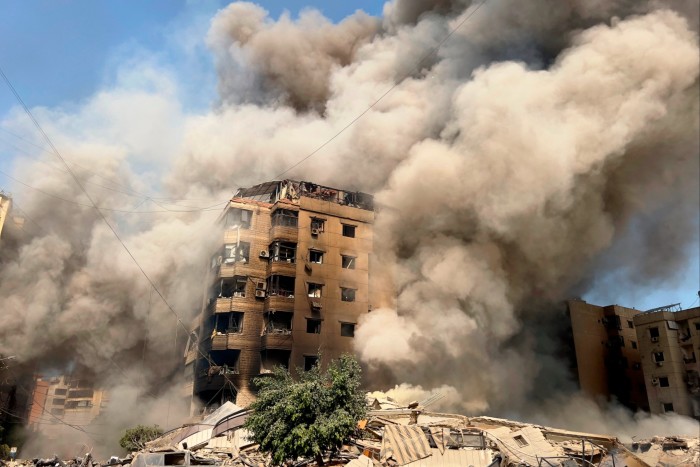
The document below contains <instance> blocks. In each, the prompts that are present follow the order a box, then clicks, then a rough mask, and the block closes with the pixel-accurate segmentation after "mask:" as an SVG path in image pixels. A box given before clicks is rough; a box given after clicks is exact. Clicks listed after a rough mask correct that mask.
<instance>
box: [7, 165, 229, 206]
mask: <svg viewBox="0 0 700 467" xmlns="http://www.w3.org/2000/svg"><path fill="white" fill-rule="evenodd" d="M0 175H4V176H5V177H7V178H8V179H10V180H12V181H14V182H15V183H19V184H20V185H23V186H25V187H27V188H29V189H31V190H34V191H36V192H38V193H41V194H43V195H44V196H48V197H50V198H54V199H58V200H60V201H63V202H66V203H70V204H74V205H76V206H82V207H86V208H95V209H98V210H102V211H110V212H121V213H126V214H154V213H159V212H182V213H187V212H200V211H218V210H219V209H221V208H222V207H223V205H224V204H226V203H228V201H226V202H221V203H216V204H213V205H211V206H205V207H202V208H193V209H181V210H176V209H168V208H166V207H164V206H161V205H160V204H158V203H156V202H155V201H154V200H153V199H152V198H148V197H147V198H145V200H144V201H142V202H141V203H140V204H143V202H145V201H148V200H150V201H152V202H153V203H154V204H155V205H157V206H160V207H161V208H163V209H161V210H154V211H135V210H127V209H116V208H108V207H105V206H96V205H92V204H86V203H81V202H79V201H73V200H70V199H66V198H64V197H62V196H59V195H56V194H54V193H50V192H48V191H45V190H43V189H41V188H37V187H35V186H32V185H30V184H28V183H26V182H23V181H22V180H20V179H18V178H16V177H13V176H12V175H10V174H8V173H6V172H3V171H2V170H0ZM86 195H87V192H86ZM88 198H90V197H89V196H88ZM90 201H92V199H90ZM140 204H139V205H140ZM165 204H167V203H165ZM183 207H185V206H183Z"/></svg>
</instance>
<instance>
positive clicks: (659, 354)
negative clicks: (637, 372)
mask: <svg viewBox="0 0 700 467" xmlns="http://www.w3.org/2000/svg"><path fill="white" fill-rule="evenodd" d="M652 356H653V357H654V361H655V362H656V363H659V362H663V361H664V353H663V352H654V353H653V354H652Z"/></svg>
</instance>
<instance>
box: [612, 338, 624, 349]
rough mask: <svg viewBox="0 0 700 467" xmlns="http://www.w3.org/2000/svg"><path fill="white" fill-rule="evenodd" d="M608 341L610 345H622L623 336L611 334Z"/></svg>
mask: <svg viewBox="0 0 700 467" xmlns="http://www.w3.org/2000/svg"><path fill="white" fill-rule="evenodd" d="M608 343H609V344H610V347H624V346H625V338H624V337H623V336H613V337H611V338H610V340H609V341H608Z"/></svg>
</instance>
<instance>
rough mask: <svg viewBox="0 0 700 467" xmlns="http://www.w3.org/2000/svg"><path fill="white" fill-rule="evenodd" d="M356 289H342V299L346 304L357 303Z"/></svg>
mask: <svg viewBox="0 0 700 467" xmlns="http://www.w3.org/2000/svg"><path fill="white" fill-rule="evenodd" d="M355 292H357V290H356V289H350V288H347V287H341V288H340V299H341V300H342V301H344V302H354V301H355Z"/></svg>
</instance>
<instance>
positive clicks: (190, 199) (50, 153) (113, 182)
mask: <svg viewBox="0 0 700 467" xmlns="http://www.w3.org/2000/svg"><path fill="white" fill-rule="evenodd" d="M0 130H2V131H4V132H5V133H7V134H9V135H12V136H14V137H15V138H18V139H20V140H22V141H24V142H26V143H27V144H30V145H32V146H34V147H36V148H38V149H40V150H41V151H42V152H44V153H46V154H49V155H51V156H53V155H54V154H53V153H52V152H51V151H50V150H48V149H47V148H46V147H44V146H41V145H39V144H35V143H34V142H32V141H30V140H28V139H26V138H23V137H22V136H20V135H18V134H16V133H13V132H11V131H9V130H7V129H5V128H2V127H0ZM3 141H5V144H8V145H10V146H12V147H13V148H15V149H17V150H18V151H20V154H22V155H23V156H25V157H28V158H31V159H34V160H36V161H38V162H41V163H43V164H46V165H47V166H49V167H51V168H53V169H54V170H58V171H60V172H64V173H68V172H66V171H65V170H63V169H61V168H60V167H56V166H54V165H52V164H49V163H48V162H45V161H42V160H41V159H39V158H38V157H35V156H30V155H29V154H27V153H26V152H24V151H23V150H22V148H20V147H18V146H16V145H14V144H12V143H10V142H8V141H6V140H3ZM66 162H68V163H70V164H73V165H74V166H76V167H80V168H81V169H83V170H84V171H86V172H88V173H91V174H94V175H96V176H97V177H100V178H101V179H103V180H105V181H108V182H110V183H112V184H114V185H116V186H118V187H122V188H124V189H126V190H127V191H123V190H117V189H116V188H110V187H107V186H104V185H100V184H98V183H95V182H91V181H88V180H85V183H89V184H91V185H96V186H99V187H101V188H105V189H107V190H113V191H116V192H119V193H124V194H127V195H132V196H138V197H142V198H150V199H158V200H163V201H168V200H170V201H209V200H212V199H213V198H163V197H156V196H152V195H149V194H147V193H141V192H139V191H136V190H134V189H133V188H131V187H130V186H128V185H125V184H123V183H122V182H118V181H115V179H113V178H110V177H105V176H104V175H102V174H100V173H99V172H96V171H94V170H91V169H89V168H88V167H86V166H84V165H81V164H78V163H77V162H72V161H66Z"/></svg>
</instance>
